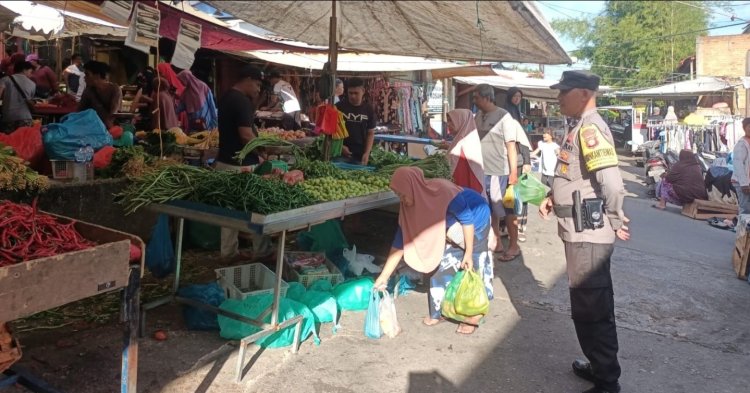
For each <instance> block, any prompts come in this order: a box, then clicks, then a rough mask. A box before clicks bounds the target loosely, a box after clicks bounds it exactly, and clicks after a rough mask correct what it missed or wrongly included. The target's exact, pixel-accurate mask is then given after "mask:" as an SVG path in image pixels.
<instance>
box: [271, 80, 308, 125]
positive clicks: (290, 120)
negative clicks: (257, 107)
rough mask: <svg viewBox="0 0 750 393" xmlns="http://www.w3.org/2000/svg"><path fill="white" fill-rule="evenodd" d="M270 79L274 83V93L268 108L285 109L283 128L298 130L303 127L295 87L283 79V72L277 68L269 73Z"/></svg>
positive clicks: (272, 109) (274, 109)
mask: <svg viewBox="0 0 750 393" xmlns="http://www.w3.org/2000/svg"><path fill="white" fill-rule="evenodd" d="M268 80H269V81H270V82H271V85H273V95H272V96H271V103H270V105H269V107H268V110H270V111H274V112H276V111H283V112H284V118H282V124H283V128H284V129H295V130H298V129H299V128H300V127H301V119H300V105H299V100H297V95H296V94H295V93H294V88H293V87H292V85H291V84H289V82H287V81H285V80H283V79H281V73H280V72H279V71H276V70H274V71H271V72H270V73H269V76H268Z"/></svg>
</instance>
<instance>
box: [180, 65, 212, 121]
mask: <svg viewBox="0 0 750 393" xmlns="http://www.w3.org/2000/svg"><path fill="white" fill-rule="evenodd" d="M177 79H179V80H180V82H182V84H183V85H185V91H184V92H183V93H182V95H181V96H180V101H182V102H183V103H184V104H185V108H186V109H187V112H188V113H196V112H198V111H200V110H201V108H203V104H204V103H205V102H206V98H208V94H209V92H210V90H209V89H208V85H206V84H205V83H203V81H201V80H200V79H198V78H196V77H195V75H193V73H192V72H190V70H184V71H181V72H180V73H179V74H177Z"/></svg>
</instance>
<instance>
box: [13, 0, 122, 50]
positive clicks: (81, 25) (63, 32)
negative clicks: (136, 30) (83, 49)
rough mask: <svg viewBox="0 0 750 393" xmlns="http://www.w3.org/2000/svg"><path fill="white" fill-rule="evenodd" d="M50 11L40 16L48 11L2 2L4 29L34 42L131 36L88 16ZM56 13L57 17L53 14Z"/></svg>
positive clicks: (23, 2) (25, 2)
mask: <svg viewBox="0 0 750 393" xmlns="http://www.w3.org/2000/svg"><path fill="white" fill-rule="evenodd" d="M43 8H44V7H43ZM46 10H49V11H50V13H49V14H44V15H40V12H44V10H43V9H42V10H40V9H39V7H38V6H34V5H33V3H32V2H29V1H2V2H0V26H2V28H3V31H4V32H6V33H8V34H13V35H15V36H18V37H24V38H26V39H29V40H32V41H46V40H49V39H53V38H64V37H71V36H78V35H82V34H87V35H90V36H111V37H125V36H126V35H127V28H125V27H122V26H118V25H114V24H108V23H106V22H102V21H99V22H101V23H99V22H97V21H89V20H85V16H83V15H76V14H74V13H71V12H67V11H66V12H62V11H57V10H55V9H50V8H46ZM55 12H57V14H53V13H55ZM19 17H20V18H19ZM17 18H18V19H17ZM82 18H84V19H82ZM61 27H62V29H61Z"/></svg>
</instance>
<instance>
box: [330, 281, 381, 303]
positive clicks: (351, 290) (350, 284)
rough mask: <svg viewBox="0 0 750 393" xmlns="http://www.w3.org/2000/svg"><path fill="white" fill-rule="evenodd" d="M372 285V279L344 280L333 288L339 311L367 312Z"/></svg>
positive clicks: (373, 282)
mask: <svg viewBox="0 0 750 393" xmlns="http://www.w3.org/2000/svg"><path fill="white" fill-rule="evenodd" d="M374 284H375V281H374V280H373V279H372V277H361V278H355V279H352V280H346V281H344V282H341V283H339V284H338V285H336V286H335V287H333V296H335V297H336V303H338V305H339V308H340V309H341V310H350V311H361V310H367V306H368V305H369V304H370V295H371V294H372V287H373V285H374Z"/></svg>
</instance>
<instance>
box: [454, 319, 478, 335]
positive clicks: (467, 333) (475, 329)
mask: <svg viewBox="0 0 750 393" xmlns="http://www.w3.org/2000/svg"><path fill="white" fill-rule="evenodd" d="M466 326H470V327H471V328H472V329H471V331H470V332H466V331H461V328H465V327H466ZM478 328H479V325H478V324H473V323H468V322H461V323H460V324H458V328H457V329H456V334H462V335H464V336H470V335H472V334H474V332H476V331H477V329H478Z"/></svg>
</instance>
